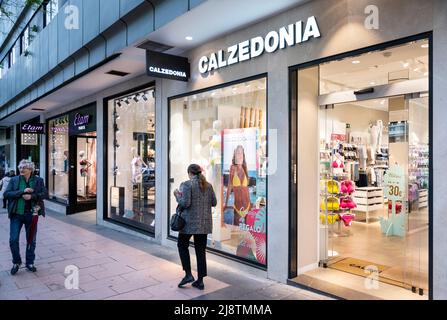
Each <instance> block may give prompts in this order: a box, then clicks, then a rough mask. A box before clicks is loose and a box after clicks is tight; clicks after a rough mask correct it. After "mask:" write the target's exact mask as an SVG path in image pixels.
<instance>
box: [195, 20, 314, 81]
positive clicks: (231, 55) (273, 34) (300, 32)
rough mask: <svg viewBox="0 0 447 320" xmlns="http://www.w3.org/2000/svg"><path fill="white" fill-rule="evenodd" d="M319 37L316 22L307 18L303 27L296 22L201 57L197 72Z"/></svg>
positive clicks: (300, 22) (224, 65)
mask: <svg viewBox="0 0 447 320" xmlns="http://www.w3.org/2000/svg"><path fill="white" fill-rule="evenodd" d="M320 36H321V35H320V30H319V29H318V24H317V20H316V19H315V17H314V16H311V17H309V18H307V22H306V24H305V25H304V24H303V21H298V22H296V23H294V24H289V25H288V26H285V27H282V28H280V29H279V31H270V32H269V33H267V35H266V36H265V37H260V36H259V37H254V38H252V39H250V40H246V41H242V42H240V43H238V44H235V45H233V46H231V47H228V48H227V50H226V51H224V50H220V51H219V52H217V53H212V54H210V55H209V56H203V57H201V58H200V60H199V72H200V73H206V72H210V71H212V70H217V69H220V68H223V67H226V66H230V65H232V64H236V63H239V62H242V61H247V60H250V59H252V58H255V57H259V56H260V55H262V54H263V53H264V52H267V53H272V52H275V51H276V50H278V49H284V48H287V47H291V46H294V45H296V44H301V43H303V42H306V41H308V40H309V39H310V38H319V37H320Z"/></svg>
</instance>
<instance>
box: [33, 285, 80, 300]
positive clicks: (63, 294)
mask: <svg viewBox="0 0 447 320" xmlns="http://www.w3.org/2000/svg"><path fill="white" fill-rule="evenodd" d="M81 293H82V290H79V289H72V290H68V289H65V288H63V289H60V290H54V291H51V292H48V293H41V294H36V295H32V296H29V297H28V299H30V300H61V299H64V298H68V297H71V296H74V295H79V294H81Z"/></svg>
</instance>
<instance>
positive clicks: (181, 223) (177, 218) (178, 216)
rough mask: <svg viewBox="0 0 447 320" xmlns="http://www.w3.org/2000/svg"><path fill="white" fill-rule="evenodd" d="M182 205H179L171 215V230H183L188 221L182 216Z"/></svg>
mask: <svg viewBox="0 0 447 320" xmlns="http://www.w3.org/2000/svg"><path fill="white" fill-rule="evenodd" d="M182 211H183V209H182V207H180V205H177V209H176V210H175V213H174V215H173V216H172V217H171V230H172V231H181V230H183V228H185V225H186V221H185V219H184V218H183V217H182Z"/></svg>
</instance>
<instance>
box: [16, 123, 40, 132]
mask: <svg viewBox="0 0 447 320" xmlns="http://www.w3.org/2000/svg"><path fill="white" fill-rule="evenodd" d="M20 132H21V133H37V134H44V133H45V124H43V123H23V124H22V126H21V127H20Z"/></svg>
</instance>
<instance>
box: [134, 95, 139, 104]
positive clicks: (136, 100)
mask: <svg viewBox="0 0 447 320" xmlns="http://www.w3.org/2000/svg"><path fill="white" fill-rule="evenodd" d="M133 101H135V102H138V101H140V99H139V98H138V94H136V95H134V97H133Z"/></svg>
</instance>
